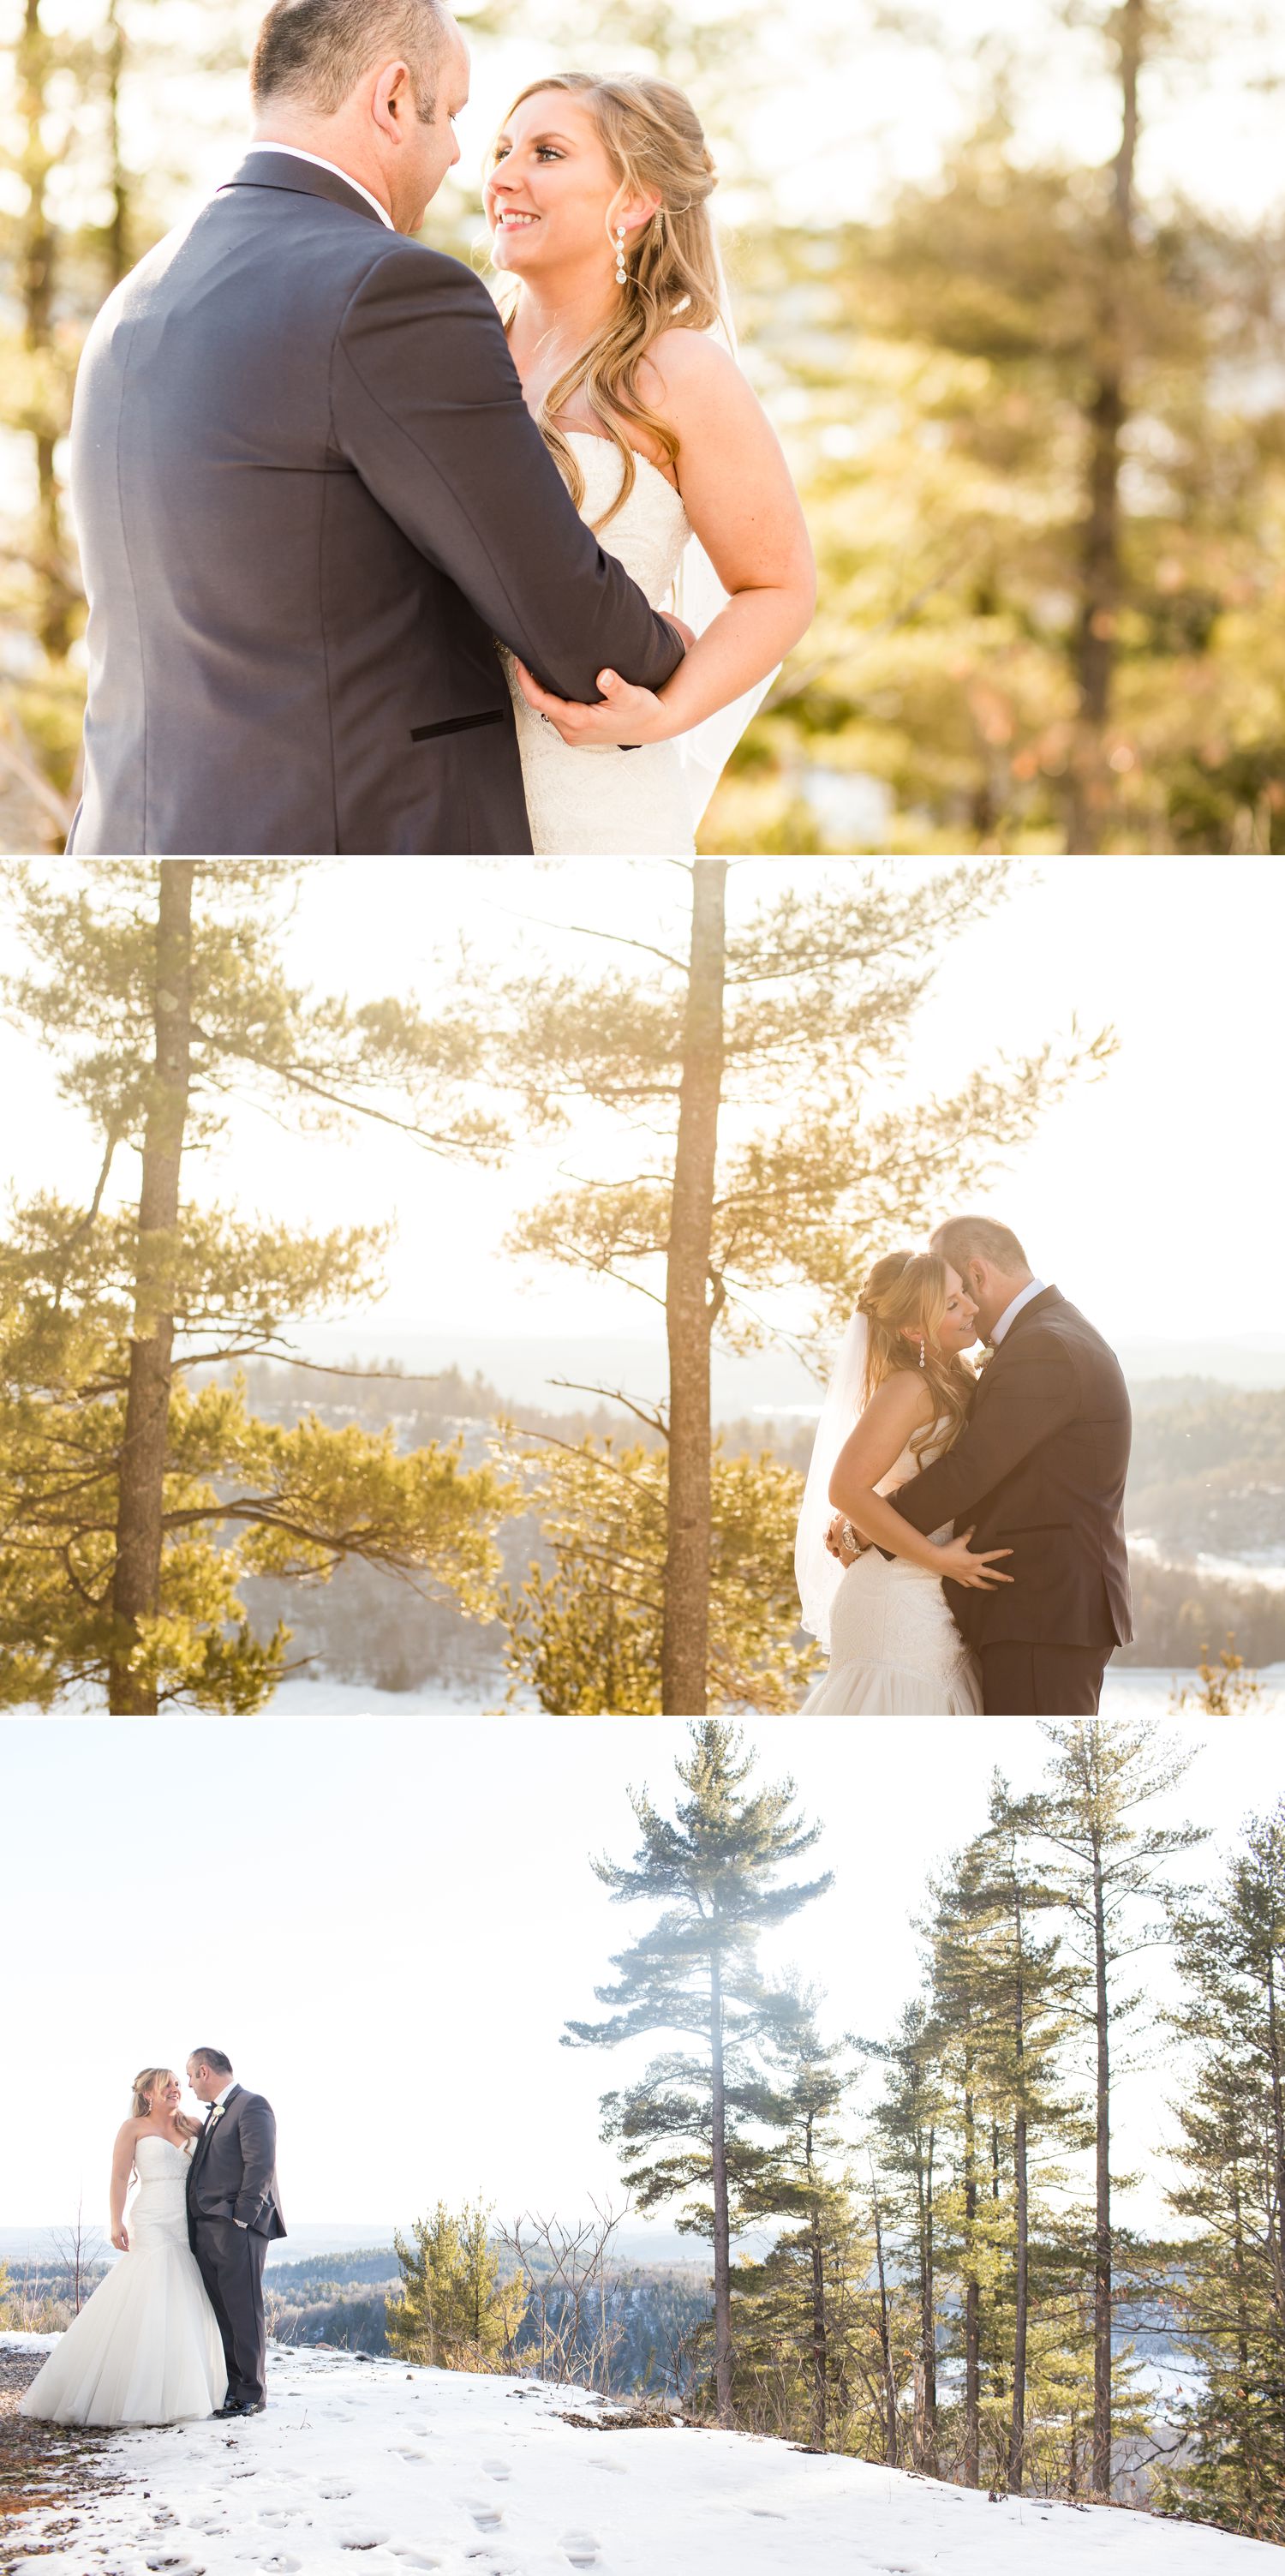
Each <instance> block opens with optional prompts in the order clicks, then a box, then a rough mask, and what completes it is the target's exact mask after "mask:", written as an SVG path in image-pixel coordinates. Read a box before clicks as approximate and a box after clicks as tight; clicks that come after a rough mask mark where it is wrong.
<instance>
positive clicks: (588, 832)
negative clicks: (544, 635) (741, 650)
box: [502, 429, 695, 858]
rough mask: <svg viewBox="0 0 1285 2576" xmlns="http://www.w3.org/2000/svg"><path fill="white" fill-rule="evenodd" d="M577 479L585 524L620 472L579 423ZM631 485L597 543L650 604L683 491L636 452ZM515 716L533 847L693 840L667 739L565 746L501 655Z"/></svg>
mask: <svg viewBox="0 0 1285 2576" xmlns="http://www.w3.org/2000/svg"><path fill="white" fill-rule="evenodd" d="M565 435H566V438H567V442H568V445H569V446H571V447H573V448H574V450H575V456H576V463H577V464H578V465H579V467H580V470H581V472H582V474H583V475H584V480H585V490H584V498H583V500H582V501H581V503H580V516H581V518H582V519H585V520H587V521H588V522H589V524H590V526H593V525H595V523H596V522H597V521H598V520H600V519H601V517H602V514H603V512H604V510H609V509H610V507H611V504H612V501H613V500H614V498H615V496H616V494H617V492H618V491H619V490H620V486H621V482H622V479H623V476H624V470H625V469H624V464H623V461H622V458H621V455H620V451H619V449H618V448H617V447H616V446H615V444H614V442H613V441H612V440H611V439H609V438H603V437H599V436H598V435H597V433H596V432H594V431H592V430H587V429H573V430H569V431H567V432H566V433H565ZM635 463H636V467H637V471H636V474H635V478H634V486H633V490H632V491H631V492H630V494H629V497H628V499H627V500H626V501H624V502H622V504H621V506H620V508H619V510H617V511H616V513H615V515H614V517H612V518H610V519H608V521H607V524H606V526H605V527H599V528H598V542H599V544H600V545H601V547H602V548H603V551H604V553H606V554H612V555H614V556H615V557H616V560H617V562H619V563H622V564H623V565H624V567H625V570H626V572H627V573H629V574H630V575H631V577H632V579H633V580H634V581H636V582H637V584H638V587H639V589H640V590H642V591H645V592H646V595H647V597H648V599H649V600H650V601H651V604H652V607H653V608H660V607H662V606H663V605H664V603H665V601H666V599H667V598H668V596H669V594H670V591H671V590H672V588H673V584H674V576H675V574H676V573H677V571H678V566H679V563H680V561H681V558H682V553H683V548H684V546H685V545H686V543H687V540H688V538H689V537H690V535H691V532H692V531H691V523H690V521H689V519H688V516H687V512H686V510H685V509H684V508H683V502H682V496H681V494H680V493H678V492H676V491H675V489H674V486H673V484H672V483H670V482H669V481H667V479H666V477H665V476H664V475H663V474H662V473H661V471H660V468H659V466H658V465H653V464H652V463H651V461H650V458H648V457H646V456H637V457H636V458H635ZM502 659H503V662H504V668H505V674H506V676H507V679H508V683H509V689H510V692H511V695H512V698H513V709H514V714H515V716H516V718H517V728H518V749H519V752H520V753H521V757H522V784H523V787H524V790H525V793H526V802H527V814H528V817H529V819H530V824H531V845H532V848H533V849H534V850H535V851H536V852H537V853H538V854H539V855H540V856H541V857H544V858H569V857H573V856H588V857H591V858H600V857H603V856H606V855H613V856H621V855H624V856H638V855H640V854H646V853H651V854H653V855H657V856H662V857H679V858H682V857H685V856H687V855H688V854H689V853H690V852H691V851H692V850H693V848H694V846H695V835H694V830H693V824H692V808H691V800H690V796H689V794H688V790H687V787H686V785H685V783H684V779H683V771H682V763H681V761H680V759H679V756H678V750H677V747H676V745H675V744H674V743H672V742H652V743H644V744H643V745H642V747H641V749H639V750H636V751H621V750H617V749H615V748H614V747H613V746H611V745H602V746H598V745H595V746H594V748H593V749H592V750H580V751H573V750H571V749H569V747H568V745H567V744H566V743H565V742H564V741H563V740H562V737H561V735H560V734H559V733H557V732H555V730H554V727H553V726H552V725H551V724H545V723H544V721H543V719H542V718H541V717H540V716H538V715H536V714H535V713H534V711H533V709H532V708H530V707H529V706H528V705H527V702H526V699H525V698H524V697H523V695H522V691H521V689H520V687H519V685H518V679H517V674H516V672H515V670H514V668H513V657H512V654H511V653H508V652H504V653H503V654H502Z"/></svg>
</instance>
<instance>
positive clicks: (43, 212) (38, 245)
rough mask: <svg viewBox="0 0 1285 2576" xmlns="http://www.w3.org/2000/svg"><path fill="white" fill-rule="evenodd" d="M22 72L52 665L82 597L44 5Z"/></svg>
mask: <svg viewBox="0 0 1285 2576" xmlns="http://www.w3.org/2000/svg"><path fill="white" fill-rule="evenodd" d="M16 68H17V74H18V92H19V96H18V112H19V116H20V118H21V121H22V130H23V144H22V159H21V175H22V178H23V180H24V181H25V183H26V189H27V205H26V211H25V213H24V214H23V217H22V221H21V229H20V235H19V240H20V248H19V275H20V281H21V294H22V313H23V340H24V344H25V346H26V348H27V350H28V352H29V354H30V355H31V356H32V357H33V358H36V359H37V360H39V361H40V362H41V376H42V390H41V391H40V392H39V393H38V394H37V396H36V399H35V401H34V402H33V404H32V417H31V418H30V420H29V423H28V426H29V429H30V434H31V437H32V440H33V443H34V446H35V451H36V535H35V550H34V556H33V569H34V571H35V575H36V590H37V598H38V603H39V604H38V607H37V612H36V623H37V631H38V633H39V637H40V641H41V644H42V645H43V647H44V650H45V652H46V653H47V654H48V655H49V657H50V660H51V661H55V662H62V661H65V660H66V657H67V654H68V653H69V652H70V650H71V617H72V609H73V607H74V604H75V591H74V589H73V586H72V582H71V578H70V575H69V572H68V566H67V548H66V544H65V541H64V537H63V527H62V505H61V501H60V497H59V492H58V477H57V474H56V472H55V469H54V458H55V454H56V451H57V445H58V440H59V437H60V435H61V431H62V422H61V420H60V419H59V418H58V417H57V416H56V415H55V414H54V412H52V411H51V410H50V407H49V401H50V393H51V391H52V377H53V365H54V290H55V284H56V280H57V264H58V235H57V232H56V230H55V228H54V224H53V221H52V218H51V216H50V212H49V173H50V169H51V168H52V165H53V160H54V157H55V156H54V152H53V150H52V148H51V146H50V144H49V142H48V141H47V140H46V131H47V126H48V120H49V113H50V106H49V91H50V85H51V79H52V75H53V71H54V62H53V49H52V47H51V45H50V41H49V38H48V36H47V35H46V33H45V30H44V27H43V25H42V23H41V17H40V0H25V6H24V10H23V24H22V34H21V36H20V37H19V39H18V46H17V56H16Z"/></svg>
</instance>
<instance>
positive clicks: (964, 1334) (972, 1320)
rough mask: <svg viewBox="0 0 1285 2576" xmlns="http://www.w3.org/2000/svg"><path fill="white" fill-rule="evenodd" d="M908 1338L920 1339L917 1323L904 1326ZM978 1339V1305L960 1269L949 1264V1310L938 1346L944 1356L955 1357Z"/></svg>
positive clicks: (947, 1273)
mask: <svg viewBox="0 0 1285 2576" xmlns="http://www.w3.org/2000/svg"><path fill="white" fill-rule="evenodd" d="M903 1329H904V1331H905V1334H906V1337H907V1340H909V1341H912V1342H914V1341H918V1338H919V1335H918V1332H917V1331H916V1329H915V1327H914V1325H913V1324H907V1325H905V1326H904V1327H903ZM976 1339H977V1308H976V1307H975V1305H974V1304H973V1301H972V1298H971V1297H970V1296H969V1294H968V1290H967V1289H966V1287H965V1286H964V1283H963V1280H962V1279H961V1278H960V1275H959V1272H958V1271H957V1270H952V1269H951V1267H950V1264H949V1262H947V1264H946V1311H945V1314H944V1315H943V1316H942V1319H941V1322H940V1323H939V1325H938V1327H937V1347H938V1349H939V1351H940V1352H941V1354H942V1357H943V1359H948V1360H953V1359H955V1358H956V1357H957V1356H958V1354H959V1352H960V1351H968V1350H971V1349H972V1346H973V1344H974V1342H975V1341H976Z"/></svg>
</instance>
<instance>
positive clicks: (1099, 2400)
mask: <svg viewBox="0 0 1285 2576" xmlns="http://www.w3.org/2000/svg"><path fill="white" fill-rule="evenodd" d="M1093 1977H1094V1998H1095V2019H1096V2023H1097V2100H1096V2130H1097V2136H1096V2157H1095V2199H1096V2208H1095V2214H1094V2235H1093V2483H1092V2488H1091V2493H1092V2494H1093V2495H1095V2496H1108V2495H1109V2494H1110V2492H1111V2026H1110V2016H1109V2011H1108V2002H1107V1934H1106V1906H1105V1899H1104V1895H1103V1886H1102V1854H1101V1851H1100V1849H1099V1848H1098V1844H1097V1838H1096V1829H1095V1836H1094V1848H1093Z"/></svg>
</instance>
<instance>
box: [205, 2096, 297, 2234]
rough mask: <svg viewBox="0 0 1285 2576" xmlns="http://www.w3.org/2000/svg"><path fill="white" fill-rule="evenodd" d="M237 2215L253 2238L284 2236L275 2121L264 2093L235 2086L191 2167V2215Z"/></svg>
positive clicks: (207, 2130)
mask: <svg viewBox="0 0 1285 2576" xmlns="http://www.w3.org/2000/svg"><path fill="white" fill-rule="evenodd" d="M198 2218H239V2219H240V2220H241V2221H242V2223H243V2224H244V2225H245V2226H246V2227H248V2228H249V2229H250V2230H251V2233H252V2234H253V2235H255V2236H269V2237H274V2236H284V2235H285V2232H286V2230H285V2221H284V2219H283V2218H282V2215H281V2202H280V2199H279V2197H278V2194H277V2124H276V2121H275V2119H274V2117H273V2113H272V2105H271V2103H270V2102H265V2101H264V2098H263V2095H262V2094H261V2093H247V2092H246V2089H245V2086H244V2085H243V2084H234V2085H233V2087H232V2089H231V2092H230V2093H229V2095H228V2098H227V2103H226V2106H225V2108H224V2109H223V2111H222V2112H221V2114H220V2116H219V2118H218V2119H217V2120H207V2121H206V2123H205V2127H204V2128H203V2130H202V2132H201V2135H200V2137H199V2138H198V2139H197V2142H196V2146H195V2148H194V2150H193V2154H192V2161H191V2163H190V2165H189V2166H188V2170H187V2219H188V2233H189V2235H190V2234H191V2232H192V2230H193V2228H194V2227H195V2225H196V2221H197V2220H198Z"/></svg>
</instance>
